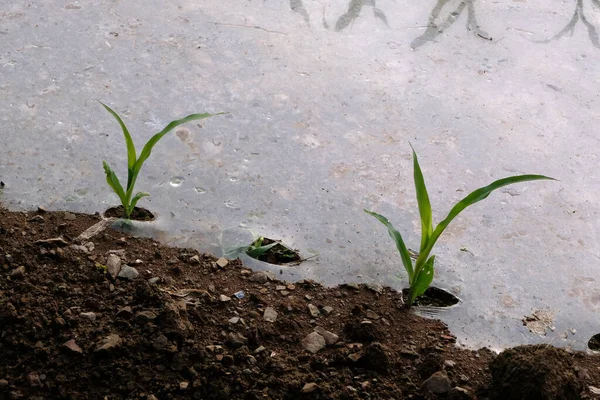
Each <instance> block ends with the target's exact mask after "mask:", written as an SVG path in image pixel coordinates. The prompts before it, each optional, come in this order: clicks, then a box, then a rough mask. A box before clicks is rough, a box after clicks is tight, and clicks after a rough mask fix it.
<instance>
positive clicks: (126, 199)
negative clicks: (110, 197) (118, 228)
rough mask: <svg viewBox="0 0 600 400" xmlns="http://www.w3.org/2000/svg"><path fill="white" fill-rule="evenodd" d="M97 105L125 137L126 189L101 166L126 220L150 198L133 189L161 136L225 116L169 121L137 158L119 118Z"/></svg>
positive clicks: (107, 166) (207, 115)
mask: <svg viewBox="0 0 600 400" xmlns="http://www.w3.org/2000/svg"><path fill="white" fill-rule="evenodd" d="M99 103H100V104H102V105H103V106H104V108H105V109H106V110H107V111H108V112H109V113H110V114H111V115H112V116H113V117H115V119H116V120H117V122H118V123H119V125H120V126H121V130H122V131H123V136H125V144H126V145H127V187H126V188H125V189H123V186H122V185H121V182H120V181H119V178H117V175H116V174H115V173H114V171H113V170H112V169H111V168H110V165H108V163H107V162H106V161H103V162H102V164H103V165H104V172H105V173H106V182H107V183H108V185H109V186H110V187H111V188H112V190H114V191H115V193H116V194H117V196H119V199H120V200H121V204H122V205H123V210H124V215H123V217H124V218H126V219H129V218H130V216H131V213H132V212H133V210H134V208H135V206H136V204H137V202H138V201H139V200H140V199H141V198H142V197H146V196H150V195H149V194H148V193H146V192H138V193H136V194H135V196H133V188H134V186H135V181H136V180H137V177H138V174H139V173H140V170H141V169H142V165H144V161H146V160H147V159H148V157H150V153H151V152H152V148H153V147H154V145H155V144H156V143H158V141H159V140H160V139H162V137H163V136H165V135H166V134H167V133H169V132H170V131H172V130H173V129H175V128H176V127H178V126H179V125H181V124H185V123H186V122H189V121H193V120H197V119H204V118H208V117H212V116H214V115H221V114H225V113H218V114H207V113H204V114H191V115H188V116H187V117H185V118H182V119H178V120H175V121H171V122H170V123H169V124H167V126H165V128H164V129H163V130H162V131H160V132H159V133H157V134H156V135H154V136H152V137H151V138H150V140H148V142H147V143H146V145H145V146H144V148H143V149H142V152H141V153H140V156H139V158H138V156H137V154H136V151H135V145H134V144H133V139H131V135H130V134H129V131H128V130H127V127H126V126H125V123H124V122H123V120H122V119H121V117H119V115H118V114H117V113H116V112H114V111H113V110H112V109H111V108H110V107H109V106H107V105H106V104H104V103H102V102H99Z"/></svg>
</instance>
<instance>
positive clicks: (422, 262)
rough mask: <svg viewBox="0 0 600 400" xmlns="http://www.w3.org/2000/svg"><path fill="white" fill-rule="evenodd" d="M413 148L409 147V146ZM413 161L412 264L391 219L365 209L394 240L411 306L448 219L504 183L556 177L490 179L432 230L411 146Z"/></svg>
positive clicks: (427, 280)
mask: <svg viewBox="0 0 600 400" xmlns="http://www.w3.org/2000/svg"><path fill="white" fill-rule="evenodd" d="M411 147H412V146H411ZM413 164H414V167H413V168H414V181H415V188H416V192H417V203H418V205H419V215H420V217H421V247H420V250H419V255H418V257H417V259H416V261H415V263H414V265H413V261H412V259H411V257H410V253H409V250H408V249H407V248H406V245H405V244H404V240H403V239H402V235H401V234H400V232H398V231H397V230H396V229H395V228H394V226H393V225H392V224H391V222H390V221H388V219H387V218H386V217H384V216H383V215H380V214H377V213H375V212H372V211H368V210H364V211H365V212H366V213H367V214H369V215H372V216H373V217H375V218H377V219H378V220H379V221H380V222H381V223H383V224H384V225H385V226H386V227H387V228H388V233H389V234H390V236H391V238H392V239H393V240H394V242H395V243H396V248H397V249H398V252H399V253H400V258H401V259H402V264H403V265H404V269H405V270H406V272H407V274H408V283H409V285H410V289H409V296H408V307H410V306H411V305H412V304H413V302H414V301H415V299H416V298H417V297H418V296H420V295H422V294H423V293H424V292H425V290H427V288H428V287H429V285H431V282H432V281H433V274H434V267H433V264H434V261H435V255H432V256H431V257H430V256H429V255H430V254H431V251H432V250H433V246H434V245H435V243H436V242H437V240H438V239H439V237H440V235H441V234H442V232H444V229H446V228H447V227H448V225H449V224H450V222H452V220H453V219H454V218H455V217H456V216H457V215H458V214H460V212H461V211H463V210H464V209H465V208H467V207H468V206H470V205H473V204H475V203H477V202H479V201H481V200H483V199H485V198H486V197H488V196H489V195H490V193H492V192H493V191H494V190H496V189H498V188H501V187H503V186H506V185H511V184H513V183H519V182H526V181H535V180H540V179H549V180H555V179H554V178H550V177H547V176H543V175H516V176H510V177H508V178H503V179H499V180H497V181H494V182H492V183H491V184H489V185H488V186H484V187H481V188H479V189H477V190H475V191H474V192H472V193H471V194H469V195H468V196H467V197H465V198H464V199H462V200H461V201H459V202H458V203H456V205H455V206H454V207H452V209H451V210H450V212H449V213H448V215H447V216H446V218H445V219H444V220H443V221H442V222H440V223H439V224H438V225H437V226H436V227H435V229H434V228H433V223H432V216H431V203H430V202H429V195H428V194H427V188H426V187H425V180H424V179H423V173H422V172H421V167H420V166H419V160H418V159H417V153H416V152H415V150H414V149H413Z"/></svg>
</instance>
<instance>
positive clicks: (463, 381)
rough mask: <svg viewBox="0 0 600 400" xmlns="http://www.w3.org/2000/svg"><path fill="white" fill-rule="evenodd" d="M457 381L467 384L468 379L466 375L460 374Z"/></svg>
mask: <svg viewBox="0 0 600 400" xmlns="http://www.w3.org/2000/svg"><path fill="white" fill-rule="evenodd" d="M458 379H460V381H461V382H462V383H467V382H469V377H468V376H467V375H465V374H460V376H459V377H458Z"/></svg>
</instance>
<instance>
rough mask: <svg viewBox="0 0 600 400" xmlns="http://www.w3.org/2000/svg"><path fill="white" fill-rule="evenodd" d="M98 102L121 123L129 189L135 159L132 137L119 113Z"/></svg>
mask: <svg viewBox="0 0 600 400" xmlns="http://www.w3.org/2000/svg"><path fill="white" fill-rule="evenodd" d="M98 103H100V104H102V106H104V108H105V109H106V111H108V112H109V113H110V114H111V115H112V116H113V117H115V119H116V120H117V122H118V123H119V125H121V130H122V131H123V136H125V143H126V145H127V190H129V187H130V186H131V180H132V179H133V171H134V170H133V168H134V166H135V162H136V159H137V155H136V152H135V145H134V144H133V139H131V135H130V134H129V131H128V130H127V127H126V126H125V123H124V122H123V120H122V119H121V117H119V115H118V114H117V113H116V112H114V111H113V109H112V108H110V107H109V106H107V105H106V104H104V103H103V102H101V101H98Z"/></svg>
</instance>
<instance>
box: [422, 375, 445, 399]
mask: <svg viewBox="0 0 600 400" xmlns="http://www.w3.org/2000/svg"><path fill="white" fill-rule="evenodd" d="M423 389H425V391H426V392H427V393H433V394H445V393H448V392H449V391H450V379H448V375H447V374H446V372H445V371H438V372H436V373H435V374H433V375H431V376H430V377H429V378H427V380H426V381H425V382H423Z"/></svg>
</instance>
